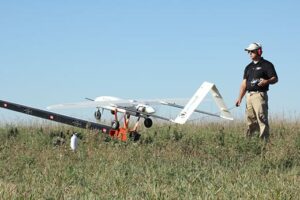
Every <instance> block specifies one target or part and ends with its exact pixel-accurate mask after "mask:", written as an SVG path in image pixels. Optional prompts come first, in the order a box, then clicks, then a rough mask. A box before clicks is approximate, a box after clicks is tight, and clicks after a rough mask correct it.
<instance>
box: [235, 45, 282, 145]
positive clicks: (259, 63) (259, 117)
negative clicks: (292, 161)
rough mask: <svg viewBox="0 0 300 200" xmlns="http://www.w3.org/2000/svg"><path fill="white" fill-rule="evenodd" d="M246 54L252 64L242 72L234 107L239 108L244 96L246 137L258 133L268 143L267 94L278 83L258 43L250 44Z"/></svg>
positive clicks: (273, 70)
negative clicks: (270, 87) (242, 75)
mask: <svg viewBox="0 0 300 200" xmlns="http://www.w3.org/2000/svg"><path fill="white" fill-rule="evenodd" d="M245 51H247V52H248V54H249V56H250V58H251V60H252V62H251V63H249V64H248V65H247V66H246V68H245V70H244V77H243V81H242V84H241V88H240V94H239V96H238V99H237V100H236V106H240V105H241V102H242V99H243V97H244V96H245V94H246V118H247V125H248V129H247V134H246V135H247V136H252V135H253V133H254V132H255V131H259V133H260V135H259V137H260V138H262V139H264V140H265V141H268V139H269V121H268V94H267V91H268V90H269V85H270V84H275V83H277V81H278V77H277V73H276V71H275V68H274V65H273V64H272V63H271V62H269V61H267V60H265V59H264V58H263V57H262V46H261V44H259V43H252V44H250V45H249V46H248V47H247V48H246V49H245Z"/></svg>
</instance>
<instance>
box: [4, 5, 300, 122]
mask: <svg viewBox="0 0 300 200" xmlns="http://www.w3.org/2000/svg"><path fill="white" fill-rule="evenodd" d="M299 10H300V3H299V1H296V0H295V1H291V0H287V1H274V0H272V1H271V0H268V1H261V0H260V1H258V0H252V1H238V0H234V1H233V0H232V1H230V0H229V1H221V0H219V1H217V0H212V1H196V0H190V1H183V0H169V1H166V0H151V1H138V0H135V1H133V0H128V1H126V0H112V1H101V0H100V1H96V0H95V1H91V0H87V1H76V0H65V1H61V0H52V1H38V0H35V1H33V0H26V1H25V0H19V1H16V0H12V1H1V2H0V75H1V78H0V99H4V100H9V101H12V102H16V103H21V104H25V105H31V106H35V107H38V108H45V107H46V106H48V105H51V104H56V103H63V102H76V101H81V100H82V99H83V98H84V97H96V96H101V95H112V96H119V97H123V98H143V99H147V98H151V99H153V98H169V97H189V96H191V95H192V94H193V93H194V91H195V90H196V89H197V88H198V87H199V85H200V84H201V83H202V82H203V81H210V82H213V83H215V84H216V85H217V87H218V88H219V90H220V92H221V94H222V95H223V97H224V99H225V101H226V103H227V105H228V107H231V106H232V105H234V103H235V100H236V98H237V95H238V92H239V87H240V83H241V81H242V75H243V70H244V68H245V66H246V65H247V64H248V63H249V62H250V60H249V56H248V55H247V53H246V52H245V51H244V48H245V47H246V46H248V44H249V43H251V42H254V41H256V42H261V43H262V45H263V51H264V54H263V56H264V58H265V59H267V60H270V61H271V62H273V64H274V65H275V67H276V70H277V73H278V75H279V83H278V84H277V85H274V86H271V88H270V93H269V97H270V102H269V103H270V113H271V114H274V115H282V114H284V115H292V116H293V115H295V113H296V114H299V112H300V106H299V100H300V98H299V97H300V95H299V92H297V91H299V90H298V89H297V87H299V83H298V82H297V81H298V80H299V74H300V67H299V64H298V63H299V62H300V61H299V55H300V50H299V49H300V48H299V46H300V21H299V19H300V12H299ZM244 103H245V101H243V105H242V106H241V108H238V109H236V110H235V112H241V113H243V111H244ZM8 113H12V112H10V111H4V110H3V109H1V110H0V116H2V117H3V116H5V115H6V114H8ZM13 114H14V115H17V114H16V113H13ZM22 116H23V115H22Z"/></svg>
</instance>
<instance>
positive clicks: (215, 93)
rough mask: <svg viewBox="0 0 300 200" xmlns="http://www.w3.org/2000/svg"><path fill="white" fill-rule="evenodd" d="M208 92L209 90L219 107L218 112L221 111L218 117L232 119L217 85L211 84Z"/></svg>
mask: <svg viewBox="0 0 300 200" xmlns="http://www.w3.org/2000/svg"><path fill="white" fill-rule="evenodd" d="M210 92H211V94H212V96H213V99H214V100H215V102H216V104H217V106H218V107H219V109H220V112H221V114H220V117H222V118H224V119H228V120H233V117H232V116H231V113H230V112H229V110H228V108H227V106H226V105H225V102H224V100H223V98H222V96H221V94H220V92H219V90H218V89H217V87H216V86H215V85H213V87H212V88H211V91H210Z"/></svg>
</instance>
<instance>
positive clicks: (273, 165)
mask: <svg viewBox="0 0 300 200" xmlns="http://www.w3.org/2000/svg"><path fill="white" fill-rule="evenodd" d="M271 128H272V134H271V143H269V144H267V145H265V144H264V142H262V141H261V140H260V139H259V138H257V137H253V138H251V139H246V138H245V137H244V134H243V133H244V124H243V123H226V124H221V123H202V124H189V125H185V126H174V125H170V126H169V125H162V124H160V125H158V126H156V127H155V126H154V127H153V128H151V129H147V130H142V132H141V133H142V137H141V138H140V140H139V141H138V142H133V141H128V142H126V143H124V142H120V141H117V140H111V139H109V138H107V137H105V136H103V135H99V134H98V133H96V132H92V131H85V130H82V129H76V128H75V129H74V128H70V127H68V126H55V127H53V126H46V125H43V126H40V125H37V126H34V125H30V126H13V125H6V126H2V128H0V141H1V144H0V198H1V199H299V196H300V125H299V122H298V121H293V122H288V121H273V122H272V124H271ZM73 131H77V132H80V137H81V140H80V141H79V148H78V150H77V151H76V152H75V153H74V152H72V151H71V150H70V148H69V142H70V136H71V133H72V132H73Z"/></svg>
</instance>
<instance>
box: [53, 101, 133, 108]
mask: <svg viewBox="0 0 300 200" xmlns="http://www.w3.org/2000/svg"><path fill="white" fill-rule="evenodd" d="M116 105H122V106H126V105H127V106H128V105H132V103H131V102H130V101H128V100H115V101H83V102H77V103H64V104H56V105H51V106H48V107H47V109H49V110H54V109H56V110H58V109H73V108H98V107H100V108H101V107H104V106H116Z"/></svg>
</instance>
